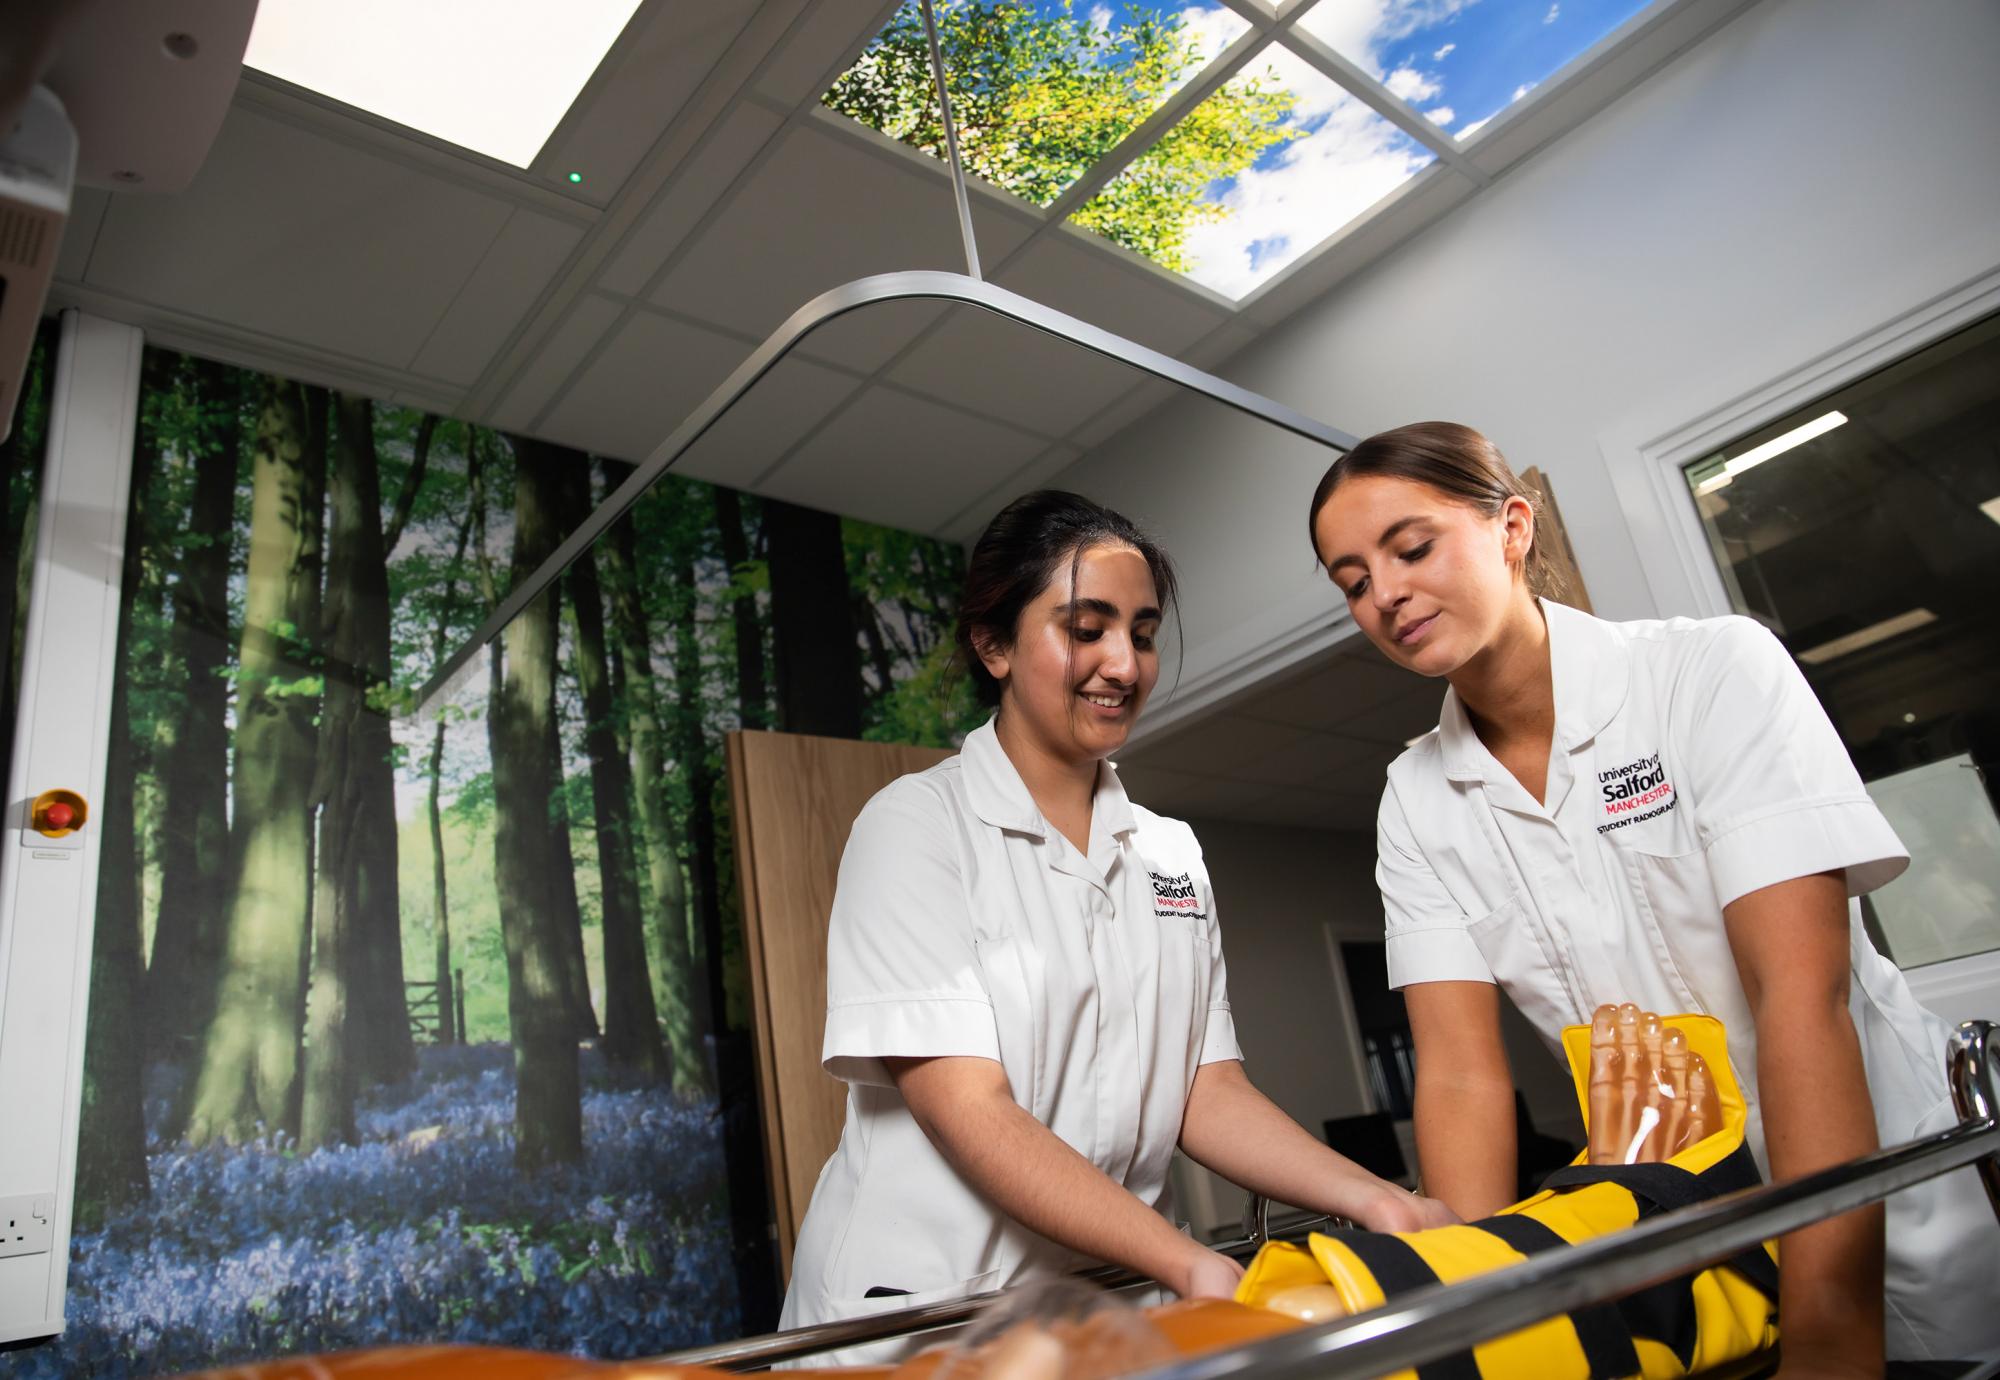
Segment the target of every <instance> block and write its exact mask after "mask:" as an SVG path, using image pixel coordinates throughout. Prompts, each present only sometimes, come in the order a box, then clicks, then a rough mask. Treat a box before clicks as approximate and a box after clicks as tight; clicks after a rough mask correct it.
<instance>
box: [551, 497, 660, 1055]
mask: <svg viewBox="0 0 2000 1380" xmlns="http://www.w3.org/2000/svg"><path fill="white" fill-rule="evenodd" d="M565 478H566V479H567V480H568V481H569V482H568V489H569V499H570V513H569V516H570V525H571V526H574V525H575V524H576V523H578V522H581V521H582V520H583V518H584V516H585V510H586V509H587V507H588V505H589V501H590V489H589V479H590V472H589V470H588V469H587V468H584V467H583V465H581V464H579V465H577V466H576V467H575V469H574V472H573V473H572V474H570V475H566V476H565ZM567 578H568V581H569V593H570V610H571V613H572V614H573V616H574V630H575V638H576V654H575V662H574V669H575V672H576V682H577V689H578V691H579V693H580V695H581V698H582V700H583V716H584V745H585V750H586V751H587V752H588V753H589V754H590V795H591V804H592V806H593V807H594V814H595V817H596V821H597V872H598V878H599V881H600V884H601V892H602V910H603V916H604V1054H605V1057H606V1058H607V1059H610V1060H611V1061H612V1062H613V1063H617V1064H624V1065H627V1066H628V1067H631V1068H634V1069H637V1070H638V1071H640V1072H642V1073H644V1074H645V1075H646V1076H647V1077H648V1078H651V1079H655V1080H659V1079H664V1078H666V1077H667V1076H668V1074H669V1073H670V1072H671V1068H670V1065H669V1064H668V1062H667V1053H666V1048H665V1047H664V1046H663V1045H662V1044H661V1043H660V1019H659V1012H658V1011H657V1009H656V1008H655V1007H654V1005H653V979H652V975H651V974H650V973H649V972H648V970H647V964H646V923H645V916H644V915H643V914H642V912H641V911H640V908H639V880H638V876H637V873H636V872H635V870H634V868H633V864H632V829H631V807H630V805H629V804H628V803H627V802H629V801H630V800H631V798H632V769H631V766H630V764H629V763H627V762H626V760H625V758H624V755H623V754H622V753H620V752H619V750H618V735H617V732H616V730H615V729H614V727H613V722H614V719H615V714H616V710H615V707H614V705H613V703H612V699H611V674H610V669H609V666H608V663H607V658H606V656H605V648H604V596H603V593H602V591H601V590H599V588H598V584H597V558H596V556H595V555H594V554H593V553H592V552H590V551H585V552H584V553H583V554H582V555H581V556H579V557H577V559H576V564H574V565H572V566H571V567H570V568H569V575H568V577H567Z"/></svg>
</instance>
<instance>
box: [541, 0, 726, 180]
mask: <svg viewBox="0 0 2000 1380" xmlns="http://www.w3.org/2000/svg"><path fill="white" fill-rule="evenodd" d="M756 12H757V5H756V0H703V3H701V4H699V5H688V4H679V3H675V0H657V3H653V4H649V5H643V6H641V7H640V9H639V11H638V13H637V14H635V15H634V16H633V18H632V22H631V23H629V24H628V25H627V26H626V29H625V32H624V33H623V34H621V35H620V36H619V39H618V42H617V44H616V45H615V46H614V47H613V48H612V50H611V52H610V53H609V54H608V55H607V56H606V57H605V60H604V63H603V64H602V65H601V66H600V67H599V68H598V69H597V71H596V73H594V74H593V75H592V77H591V79H590V83H589V84H588V85H587V86H585V87H584V89H583V91H582V92H581V93H580V94H579V95H578V97H577V101H576V104H575V105H573V106H572V107H571V108H570V111H569V113H568V114H567V115H565V116H564V117H563V121H562V123H561V124H559V125H558V126H556V130H555V133H553V134H551V135H550V136H549V141H548V143H546V144H544V145H543V146H542V149H541V152H539V153H537V154H536V155H535V161H534V165H533V166H534V170H535V171H536V172H539V173H545V174H548V175H550V176H553V177H561V176H564V175H565V174H567V173H570V172H573V171H574V172H580V173H582V174H583V183H582V189H583V190H584V191H585V192H586V193H587V194H589V195H592V196H595V197H603V198H609V197H610V195H611V194H612V193H613V192H614V191H616V190H617V189H618V188H619V187H621V186H623V185H624V183H625V179H626V178H628V177H630V176H631V175H632V170H633V169H634V168H637V167H638V166H639V162H640V160H641V159H643V158H644V157H645V156H646V153H647V151H648V150H650V149H651V148H652V147H653V145H654V143H655V142H656V141H657V140H658V139H659V137H660V134H661V131H663V130H665V129H666V128H667V126H668V125H670V124H671V123H672V122H673V119H674V117H675V116H676V115H678V114H679V113H680V110H681V108H682V107H683V106H685V105H686V104H687V102H688V97H690V96H692V95H693V94H694V92H695V90H696V88H698V87H699V86H700V85H701V83H702V82H703V80H705V79H706V78H707V77H708V75H709V73H710V72H711V71H712V70H713V69H714V68H715V66H716V65H717V63H718V62H719V61H720V60H721V58H722V55H723V54H724V53H725V52H727V51H728V49H729V45H730V44H731V43H732V42H734V41H735V39H736V37H737V35H738V34H740V33H741V32H742V31H743V26H744V25H745V24H747V23H748V22H749V20H750V17H751V16H752V15H754V14H755V13H756Z"/></svg>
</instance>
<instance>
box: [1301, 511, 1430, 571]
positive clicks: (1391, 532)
mask: <svg viewBox="0 0 2000 1380" xmlns="http://www.w3.org/2000/svg"><path fill="white" fill-rule="evenodd" d="M1424 521H1427V519H1426V518H1424V517H1423V516H1422V515H1421V514H1417V513H1413V514H1411V515H1410V516H1409V517H1406V518H1397V519H1396V520H1395V521H1394V522H1392V523H1390V524H1389V525H1388V526H1387V527H1384V528H1383V529H1382V535H1381V536H1379V537H1377V538H1376V539H1375V544H1376V545H1377V546H1387V545H1388V544H1389V543H1390V542H1392V541H1394V540H1395V539H1396V536H1397V534H1398V533H1400V532H1401V531H1403V530H1404V529H1405V528H1407V527H1414V526H1415V525H1416V524H1418V523H1420V522H1424ZM1366 564H1367V562H1366V561H1363V560H1362V559H1361V558H1360V557H1359V556H1355V555H1347V556H1335V557H1334V558H1333V559H1332V560H1330V561H1328V562H1327V563H1326V573H1327V574H1328V575H1331V574H1333V572H1334V571H1336V570H1338V569H1340V568H1341V567H1342V566H1344V565H1366Z"/></svg>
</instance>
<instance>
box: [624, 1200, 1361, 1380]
mask: <svg viewBox="0 0 2000 1380" xmlns="http://www.w3.org/2000/svg"><path fill="white" fill-rule="evenodd" d="M1327 1220H1328V1219H1327V1218H1326V1216H1324V1215H1323V1214H1321V1213H1314V1212H1294V1213H1289V1214H1287V1215H1286V1216H1284V1217H1281V1218H1278V1219H1277V1220H1276V1221H1275V1222H1272V1223H1271V1224H1270V1230H1271V1232H1273V1233H1275V1239H1277V1240H1280V1241H1293V1240H1302V1239H1304V1237H1305V1235H1306V1233H1307V1232H1308V1231H1310V1230H1311V1229H1312V1228H1313V1227H1314V1226H1317V1225H1321V1224H1324V1223H1325V1222H1326V1221H1327ZM1264 1240H1265V1238H1262V1237H1257V1238H1252V1237H1249V1236H1244V1237H1239V1238H1237V1239H1235V1240H1231V1241H1224V1242H1221V1243H1219V1244H1217V1245H1215V1246H1213V1247H1211V1248H1210V1249H1212V1250H1214V1251H1216V1252H1217V1253H1218V1254H1221V1255H1226V1256H1228V1257H1230V1258H1231V1259H1232V1260H1248V1259H1249V1258H1250V1257H1251V1256H1253V1255H1255V1254H1257V1252H1258V1251H1259V1250H1260V1249H1262V1247H1263V1244H1264ZM1070 1277H1071V1278H1072V1279H1078V1280H1082V1281H1083V1282H1084V1283H1086V1284H1095V1285H1097V1286H1098V1287H1099V1288H1101V1289H1109V1290H1117V1289H1131V1288H1136V1287H1138V1286H1140V1285H1146V1284H1153V1283H1156V1281H1155V1280H1154V1279H1153V1278H1152V1277H1151V1276H1149V1275H1142V1274H1140V1273H1138V1272H1137V1271H1136V1270H1128V1269H1126V1268H1125V1267H1124V1266H1122V1265H1094V1266H1092V1267H1090V1268H1089V1269H1087V1270H1078V1271H1077V1272H1076V1273H1075V1274H1073V1275H1072V1276H1070ZM1004 1293H1006V1290H1004V1289H994V1290H991V1291H989V1292H987V1293H984V1294H968V1295H967V1296H966V1297H964V1298H962V1299H946V1300H944V1301H943V1302H942V1303H927V1304H923V1305H921V1306H919V1307H916V1308H899V1309H897V1310H895V1311H894V1312H891V1313H876V1314H874V1315H872V1316H870V1317H866V1318H842V1319H841V1320H839V1321H838V1322H829V1323H815V1324H813V1325H812V1326H810V1327H795V1328H792V1329H790V1330H789V1331H785V1332H770V1333H766V1334H765V1335H763V1336H761V1337H744V1338H741V1339H739V1340H737V1341H733V1342H714V1343H711V1344H709V1345H707V1346H698V1347H690V1348H689V1349H688V1350H686V1351H676V1352H673V1353H671V1354H669V1355H666V1356H654V1357H648V1358H647V1360H648V1362H649V1363H651V1364H659V1365H675V1366H712V1367H715V1368H717V1369H719V1370H744V1369H749V1368H751V1367H755V1366H774V1365H777V1364H778V1363H779V1362H781V1361H796V1360H798V1359H799V1358H801V1357H804V1356H816V1355H818V1354H820V1353H821V1352H825V1351H839V1350H841V1349H843V1348H846V1347H850V1346H863V1345H866V1344H867V1343H870V1342H886V1341H891V1340H893V1339H895V1338H897V1337H908V1336H913V1335H915V1334H916V1333H919V1332H931V1331H935V1330H936V1329H938V1328H941V1327H951V1326H953V1325H954V1324H957V1323H962V1322H965V1321H967V1320H968V1319H970V1318H971V1317H972V1316H973V1315H974V1314H976V1313H978V1312H979V1310H980V1309H982V1308H984V1307H986V1305H987V1304H989V1303H991V1302H993V1300H995V1299H997V1298H999V1297H1000V1296H1001V1295H1002V1294H1004Z"/></svg>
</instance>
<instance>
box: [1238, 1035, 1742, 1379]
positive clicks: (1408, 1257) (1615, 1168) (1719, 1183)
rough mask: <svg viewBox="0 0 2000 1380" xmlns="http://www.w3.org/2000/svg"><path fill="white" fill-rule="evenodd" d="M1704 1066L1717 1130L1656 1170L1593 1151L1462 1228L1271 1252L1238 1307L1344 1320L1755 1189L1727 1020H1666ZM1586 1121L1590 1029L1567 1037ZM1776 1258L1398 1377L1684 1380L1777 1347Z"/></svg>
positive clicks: (1710, 1273) (1349, 1236)
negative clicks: (1290, 1294) (1330, 1304)
mask: <svg viewBox="0 0 2000 1380" xmlns="http://www.w3.org/2000/svg"><path fill="white" fill-rule="evenodd" d="M1662 1019H1663V1021H1664V1023H1665V1024H1667V1025H1671V1026H1677V1027H1679V1028H1680V1029H1681V1030H1682V1031H1684V1032H1685V1033H1686V1035H1687V1038H1688V1045H1689V1048H1690V1049H1692V1050H1693V1051H1694V1052H1695V1053H1697V1054H1700V1055H1701V1056H1702V1058H1703V1060H1704V1061H1706V1063H1707V1064H1708V1068H1709V1073H1710V1078H1711V1079H1712V1081H1713V1085H1714V1087H1715V1091H1716V1094H1717V1101H1718V1102H1719V1103H1720V1106H1721V1112H1722V1129H1721V1130H1720V1131H1717V1132H1716V1133H1715V1134H1713V1135H1711V1136H1708V1137H1707V1138H1706V1139H1704V1140H1701V1141H1698V1142H1696V1143H1695V1144H1694V1145H1691V1146H1689V1147H1688V1148H1687V1149H1685V1150H1683V1151H1681V1152H1680V1153H1679V1154H1677V1155H1675V1156H1674V1157H1673V1158H1671V1159H1670V1160H1667V1161H1666V1162H1664V1163H1660V1164H1634V1165H1592V1164H1590V1163H1588V1153H1587V1152H1586V1153H1585V1154H1583V1155H1579V1156H1578V1157H1577V1159H1576V1161H1575V1162H1574V1163H1572V1164H1571V1165H1569V1167H1567V1168H1565V1169H1562V1170H1558V1171H1557V1172H1556V1173H1555V1174H1553V1175H1551V1176H1550V1177H1549V1179H1548V1181H1547V1182H1546V1183H1545V1184H1544V1186H1543V1188H1542V1191H1541V1192H1539V1193H1536V1194H1535V1195H1534V1196H1533V1197H1530V1198H1527V1199H1525V1200H1524V1201H1522V1202H1519V1203H1516V1204H1514V1205H1513V1206H1512V1207H1507V1208H1502V1209H1501V1210H1500V1212H1499V1213H1498V1214H1496V1215H1495V1216H1492V1217H1489V1218H1487V1219H1485V1220H1484V1221H1481V1222H1472V1223H1468V1224H1466V1225H1464V1226H1453V1227H1436V1228H1432V1229H1431V1230H1428V1231H1416V1232H1394V1233H1387V1232H1384V1233H1378V1232H1367V1231H1352V1230H1343V1231H1333V1232H1325V1233H1314V1234H1313V1236H1312V1237H1311V1238H1310V1240H1309V1242H1308V1244H1307V1245H1305V1246H1298V1245H1292V1244H1290V1243H1287V1242H1277V1241H1274V1242H1271V1243H1270V1244H1268V1245H1266V1246H1265V1247H1264V1249H1263V1250H1262V1251H1260V1252H1259V1253H1258V1255H1257V1258H1256V1259H1255V1260H1253V1261H1251V1263H1250V1268H1249V1270H1248V1272H1247V1273H1246V1274H1245V1275H1244V1277H1243V1282H1242V1284H1241V1286H1240V1287H1239V1288H1238V1289H1237V1292H1236V1297H1237V1300H1238V1301H1239V1302H1242V1303H1248V1304H1262V1303H1265V1302H1267V1301H1269V1300H1270V1299H1272V1298H1273V1297H1274V1296H1275V1295H1277V1294H1279V1293H1281V1292H1283V1291H1285V1290H1288V1289H1293V1288H1296V1287H1299V1286H1302V1285H1327V1284H1331V1285H1332V1286H1333V1288H1334V1290H1335V1291H1336V1293H1337V1294H1338V1296H1339V1299H1340V1303H1341V1305H1342V1307H1343V1308H1344V1310H1345V1311H1346V1312H1347V1313H1349V1314H1354V1313H1362V1312H1366V1311H1367V1310H1369V1309H1371V1308H1379V1307H1381V1306H1382V1304H1383V1303H1385V1302H1386V1301H1387V1300H1389V1299H1391V1298H1393V1297H1395V1296H1397V1295H1399V1294H1403V1293H1406V1292H1408V1291H1410V1290H1412V1289H1417V1288H1421V1287H1422V1286H1424V1285H1428V1284H1436V1283H1438V1282H1440V1281H1443V1282H1446V1283H1456V1282H1457V1281H1459V1280H1463V1279H1469V1278H1471V1277H1473V1276H1474V1275H1481V1274H1485V1273H1487V1272H1488V1271H1491V1270H1497V1269H1501V1268H1504V1267H1506V1266H1508V1265H1515V1264H1519V1263H1520V1262H1521V1261H1522V1260H1524V1259H1525V1258H1526V1257H1528V1256H1531V1255H1536V1254H1539V1253H1540V1252H1542V1251H1546V1250H1553V1249H1556V1248H1557V1247H1560V1246H1565V1245H1574V1244H1576V1243H1578V1242H1581V1241H1586V1240H1589V1239H1591V1238H1593V1237H1599V1236H1604V1235H1606V1234H1608V1233H1611V1232H1616V1231H1623V1230H1624V1229H1626V1228H1627V1227H1630V1226H1632V1225H1634V1224H1635V1223H1637V1222H1641V1221H1644V1220H1645V1219H1647V1218H1649V1217H1653V1216H1656V1215H1657V1214H1659V1213H1662V1212H1670V1211H1672V1210H1673V1209H1675V1208H1679V1207H1685V1206H1687V1205H1688V1204H1690V1203H1696V1202H1701V1201H1703V1200H1705V1199H1708V1198H1713V1197H1716V1196H1718V1195H1720V1194H1723V1193H1728V1192H1731V1191H1733V1190H1736V1189H1739V1188H1747V1187H1751V1186H1753V1185H1755V1184H1757V1183H1758V1182H1760V1178H1759V1175H1758V1173H1757V1166H1756V1163H1755V1161H1753V1160H1752V1159H1751V1157H1750V1149H1749V1147H1748V1146H1747V1145H1746V1144H1745V1143H1744V1140H1743V1124H1744V1116H1745V1107H1744V1102H1743V1093H1742V1090H1741V1089H1740V1088H1738V1087H1737V1085H1736V1080H1735V1078H1734V1076H1733V1075H1732V1073H1731V1071H1730V1066H1729V1051H1728V1045H1727V1043H1726V1041H1725V1038H1724V1032H1723V1028H1722V1023H1721V1022H1720V1021H1718V1020H1716V1019H1715V1018H1714V1017H1712V1016H1667V1017H1663V1018H1662ZM1563 1050H1564V1053H1565V1054H1567V1055H1568V1057H1569V1062H1570V1070H1571V1072H1572V1073H1573V1074H1574V1075H1575V1078H1576V1090H1577V1098H1578V1101H1579V1103H1580V1104H1581V1105H1582V1107H1583V1108H1584V1115H1585V1117H1586V1119H1587V1118H1588V1116H1589V1107H1590V1027H1589V1026H1571V1027H1569V1028H1568V1029H1566V1030H1564V1031H1563ZM1777 1299H1778V1270H1777V1248H1776V1246H1775V1245H1773V1244H1772V1243H1769V1242H1767V1243H1765V1244H1764V1245H1763V1246H1762V1247H1760V1248H1757V1249H1754V1250H1750V1251H1746V1252H1744V1253H1743V1254H1742V1255H1740V1256H1737V1257H1736V1258H1735V1259H1733V1260H1731V1261H1729V1262H1727V1263H1726V1264H1723V1265H1718V1266H1713V1267H1711V1268H1709V1269H1706V1270H1702V1271H1700V1272H1699V1273H1697V1274H1694V1275H1690V1276H1687V1277H1685V1278H1682V1279H1678V1280H1673V1281H1670V1282H1668V1283H1666V1284H1661V1285H1656V1286H1654V1287H1653V1288H1650V1289H1645V1290H1642V1291H1640V1292H1639V1293H1637V1294H1633V1295H1629V1296H1628V1297H1626V1298H1623V1299H1620V1300H1618V1301H1617V1302H1615V1303H1611V1304H1604V1305H1600V1306H1598V1307H1594V1308H1588V1309H1581V1310H1579V1311H1577V1312H1574V1313H1569V1314H1562V1315H1558V1316H1556V1317H1554V1318H1550V1319H1548V1320H1546V1321H1544V1322H1540V1323H1537V1324H1535V1325H1534V1326H1532V1327H1528V1328H1524V1329H1522V1330H1521V1331H1519V1332H1515V1333H1511V1334H1509V1335H1507V1336H1504V1337H1496V1338H1494V1339H1492V1340H1491V1341H1486V1342H1481V1343H1479V1344H1478V1345H1477V1346H1475V1347H1474V1348H1473V1349H1472V1350H1471V1351H1470V1352H1460V1353H1458V1354H1456V1355H1454V1356H1449V1357H1445V1358H1443V1359H1441V1360H1438V1361H1434V1362H1431V1363H1429V1364H1426V1365H1423V1366H1420V1367H1418V1368H1417V1369H1416V1370H1415V1371H1414V1372H1409V1371H1405V1372H1403V1373H1402V1375H1403V1377H1409V1376H1412V1375H1414V1376H1415V1377H1416V1380H1614V1378H1617V1380H1622V1378H1623V1377H1629V1376H1644V1377H1645V1380H1678V1377H1681V1376H1685V1375H1689V1374H1693V1373H1696V1372H1700V1371H1706V1370H1709V1369H1711V1368H1714V1367H1718V1366H1723V1365H1726V1364H1727V1363H1729V1362H1732V1361H1739V1360H1742V1359H1743V1358H1745V1357H1749V1356H1753V1355H1755V1354H1757V1353H1759V1352H1763V1351H1766V1350H1768V1349H1769V1348H1771V1347H1773V1346H1775V1345H1776V1344H1777V1340H1778V1303H1777Z"/></svg>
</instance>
